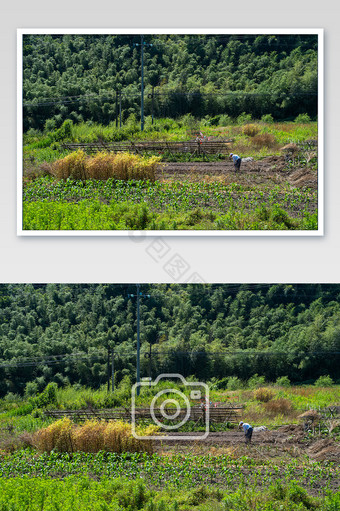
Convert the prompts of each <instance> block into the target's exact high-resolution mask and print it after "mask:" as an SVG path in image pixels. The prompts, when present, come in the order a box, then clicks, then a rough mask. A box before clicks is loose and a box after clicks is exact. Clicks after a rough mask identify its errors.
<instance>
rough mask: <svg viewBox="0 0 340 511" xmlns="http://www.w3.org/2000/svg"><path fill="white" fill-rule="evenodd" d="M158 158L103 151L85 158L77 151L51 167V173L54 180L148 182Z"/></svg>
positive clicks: (154, 174) (153, 176)
mask: <svg viewBox="0 0 340 511" xmlns="http://www.w3.org/2000/svg"><path fill="white" fill-rule="evenodd" d="M160 160H161V158H160V157H159V156H151V157H150V158H148V157H143V156H139V155H136V154H130V153H126V152H125V153H124V152H121V153H117V154H113V153H108V152H105V151H102V152H99V153H97V154H96V155H95V156H92V157H90V156H87V155H86V154H85V153H84V151H82V150H78V151H76V152H73V153H71V154H69V155H67V156H65V158H62V159H60V160H57V161H55V162H54V163H53V164H52V165H51V173H52V174H53V175H54V176H55V177H56V178H57V179H64V180H66V179H74V180H82V181H86V180H87V179H100V180H106V179H109V178H113V179H119V180H124V181H127V180H130V179H136V180H149V181H155V179H156V169H157V165H159V162H160Z"/></svg>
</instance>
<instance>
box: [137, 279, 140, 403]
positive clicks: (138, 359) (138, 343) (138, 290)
mask: <svg viewBox="0 0 340 511" xmlns="http://www.w3.org/2000/svg"><path fill="white" fill-rule="evenodd" d="M139 303H140V284H137V383H139V382H140V328H139V319H140V314H139ZM139 392H140V387H137V396H139Z"/></svg>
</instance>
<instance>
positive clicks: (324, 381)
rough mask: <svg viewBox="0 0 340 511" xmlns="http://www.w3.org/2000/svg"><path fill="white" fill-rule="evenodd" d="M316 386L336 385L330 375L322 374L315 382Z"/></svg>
mask: <svg viewBox="0 0 340 511" xmlns="http://www.w3.org/2000/svg"><path fill="white" fill-rule="evenodd" d="M314 385H315V386H316V387H331V386H332V385H334V381H333V380H332V378H331V377H330V376H328V375H327V376H320V378H318V379H317V380H316V382H315V383H314Z"/></svg>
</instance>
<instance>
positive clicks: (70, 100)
mask: <svg viewBox="0 0 340 511" xmlns="http://www.w3.org/2000/svg"><path fill="white" fill-rule="evenodd" d="M282 94H284V95H286V96H288V97H295V96H317V95H318V92H317V91H308V92H286V91H279V92H278V91H276V92H273V91H272V92H244V91H228V92H222V91H221V92H199V91H195V92H191V91H172V90H168V91H160V92H154V93H153V94H148V96H153V97H157V96H159V97H165V96H169V95H171V96H184V97H185V96H195V97H221V96H249V97H262V96H275V95H282ZM121 96H122V97H123V98H129V97H133V98H135V97H139V96H140V94H139V93H132V92H124V91H121ZM53 99H54V101H50V100H47V101H39V102H34V103H27V102H25V103H23V106H24V107H36V106H54V105H58V104H64V105H66V104H74V103H77V102H79V101H81V100H85V99H86V100H87V99H93V100H102V101H104V100H111V101H113V99H114V96H113V95H112V96H99V95H97V96H96V95H90V94H85V95H81V96H61V97H60V98H53Z"/></svg>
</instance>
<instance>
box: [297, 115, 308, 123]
mask: <svg viewBox="0 0 340 511" xmlns="http://www.w3.org/2000/svg"><path fill="white" fill-rule="evenodd" d="M310 121H311V119H310V117H309V115H308V114H299V115H298V116H297V117H296V118H295V120H294V122H296V123H297V124H299V123H301V124H303V123H306V122H310Z"/></svg>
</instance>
